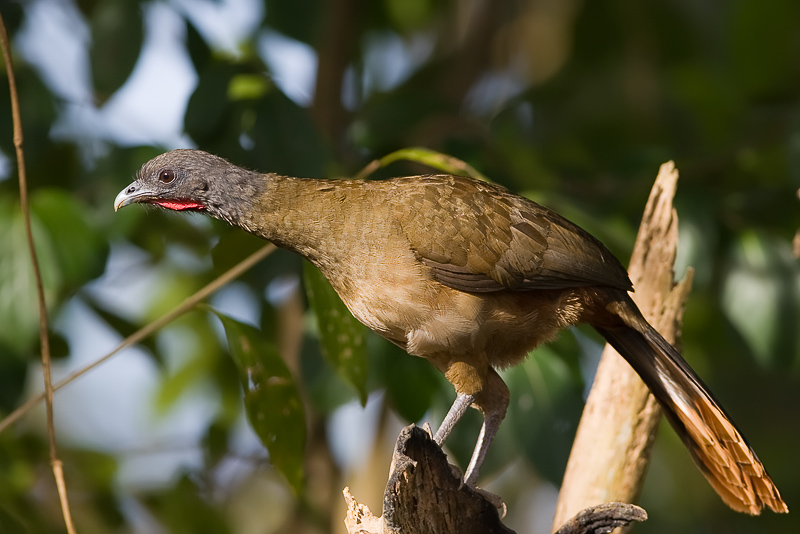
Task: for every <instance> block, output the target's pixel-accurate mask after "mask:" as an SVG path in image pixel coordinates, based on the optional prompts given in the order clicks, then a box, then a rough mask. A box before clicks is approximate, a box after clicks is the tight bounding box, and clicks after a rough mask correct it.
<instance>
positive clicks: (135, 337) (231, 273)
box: [0, 244, 276, 432]
mask: <svg viewBox="0 0 800 534" xmlns="http://www.w3.org/2000/svg"><path fill="white" fill-rule="evenodd" d="M275 248H276V247H275V245H273V244H268V245H265V246H264V247H262V248H260V249H259V250H257V251H255V252H254V253H252V254H251V255H249V256H248V257H247V258H245V259H243V260H242V261H240V262H239V263H237V264H236V265H234V266H233V267H231V268H230V269H228V270H227V271H226V272H224V273H223V274H221V275H220V276H219V277H217V278H215V279H214V280H213V281H212V282H210V283H209V284H208V285H206V286H205V287H203V288H202V289H200V290H198V291H197V292H196V293H194V294H193V295H191V296H190V297H188V298H187V299H186V300H184V301H183V302H182V303H181V304H180V305H179V306H177V307H176V308H174V309H173V310H172V311H170V312H169V313H167V314H165V315H163V316H161V317H159V318H158V319H156V320H155V321H153V322H151V323H148V324H146V325H145V326H143V327H142V328H140V329H139V330H137V331H136V332H134V333H133V334H131V335H130V336H128V337H126V338H125V339H124V340H123V341H122V342H121V343H120V344H119V345H117V346H116V347H115V348H114V350H112V351H111V352H109V353H108V354H106V355H105V356H103V357H102V358H100V359H98V360H96V361H94V362H92V363H90V364H89V365H87V366H85V367H82V368H80V369H78V370H77V371H74V372H73V373H71V374H69V375H68V376H67V377H65V378H63V379H61V380H59V381H58V382H56V383H55V384H54V385H53V391H58V390H59V389H61V388H63V387H64V386H66V385H67V384H69V383H70V382H72V381H73V380H75V379H76V378H78V377H80V376H82V375H84V374H86V373H88V372H89V371H91V370H92V369H94V368H95V367H97V366H98V365H100V364H101V363H103V362H105V361H106V360H108V359H109V358H111V357H112V356H113V355H115V354H116V353H118V352H119V351H121V350H122V349H124V348H127V347H130V346H131V345H135V344H136V343H139V342H140V341H141V340H143V339H144V338H146V337H147V336H149V335H150V334H153V333H154V332H157V331H158V330H160V329H161V328H163V327H165V326H166V325H168V324H169V323H171V322H172V321H174V320H175V319H177V318H178V317H180V316H181V315H183V314H184V313H186V312H187V311H189V310H191V309H192V308H194V307H195V306H196V305H197V304H198V303H199V302H201V301H202V300H204V299H206V298H207V297H208V296H209V295H211V294H212V293H213V292H215V291H216V290H218V289H219V288H221V287H223V286H224V285H225V284H227V283H228V282H230V281H231V280H233V279H235V278H237V277H239V276H241V275H242V273H244V272H246V271H247V270H249V269H250V268H252V267H253V266H254V265H255V264H257V263H258V262H260V261H261V260H263V259H264V258H266V257H267V256H269V255H270V254H271V253H272V252H273V251H274V250H275ZM42 399H44V393H40V394H39V395H36V396H34V397H31V398H30V399H28V401H27V402H26V403H25V404H23V405H22V406H20V407H19V408H17V409H16V410H14V411H13V412H11V413H10V414H8V416H6V418H5V419H3V420H2V421H0V432H3V431H4V430H5V429H6V428H8V427H10V426H11V425H12V424H14V422H16V421H17V420H18V419H19V418H20V417H22V416H23V415H25V414H26V413H28V412H29V411H30V410H31V409H32V408H33V407H34V406H36V405H37V404H39V403H40V402H41V401H42Z"/></svg>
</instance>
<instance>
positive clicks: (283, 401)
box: [204, 306, 306, 494]
mask: <svg viewBox="0 0 800 534" xmlns="http://www.w3.org/2000/svg"><path fill="white" fill-rule="evenodd" d="M204 308H205V309H207V310H208V311H210V312H212V313H214V314H216V315H217V317H219V318H220V320H221V321H222V325H223V326H224V327H225V335H226V336H227V338H228V346H229V348H230V352H231V356H232V357H233V360H234V362H236V366H237V368H238V369H239V378H240V380H241V382H242V388H243V389H244V404H245V411H246V412H247V418H248V420H249V421H250V426H252V427H253V430H254V431H255V433H256V435H258V437H259V439H260V440H261V442H262V443H263V444H264V446H265V447H266V448H267V450H268V451H269V456H270V459H271V460H272V465H274V466H275V467H276V468H277V469H278V470H279V471H280V472H281V473H283V475H284V476H285V477H286V479H287V480H288V481H289V484H291V486H292V487H293V488H294V490H295V491H296V492H297V493H298V494H299V493H300V492H301V490H302V487H303V452H304V449H305V440H306V425H305V416H304V413H303V404H302V400H301V399H300V392H299V391H298V389H297V385H296V384H295V382H294V380H293V379H292V375H291V374H290V373H289V369H288V368H287V367H286V364H285V363H284V362H283V360H282V359H281V356H280V352H279V351H278V347H277V346H276V345H275V344H274V343H272V342H271V341H270V340H268V339H267V338H265V337H264V335H263V334H262V333H261V332H259V331H258V330H257V329H256V328H254V327H252V326H250V325H247V324H244V323H241V322H239V321H236V320H234V319H231V318H230V317H228V316H227V315H224V314H222V313H219V312H218V311H216V310H213V309H212V308H210V307H205V306H204Z"/></svg>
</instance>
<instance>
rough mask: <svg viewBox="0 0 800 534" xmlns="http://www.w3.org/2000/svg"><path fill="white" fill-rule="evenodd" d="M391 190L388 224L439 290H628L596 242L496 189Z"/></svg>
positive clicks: (454, 183)
mask: <svg viewBox="0 0 800 534" xmlns="http://www.w3.org/2000/svg"><path fill="white" fill-rule="evenodd" d="M392 182H393V187H394V193H393V194H394V195H396V196H397V197H396V199H397V201H396V202H394V203H393V209H394V210H395V213H394V215H395V217H396V219H395V220H396V221H401V223H400V224H401V226H402V229H403V232H404V233H405V235H406V238H407V239H408V241H409V244H410V246H411V248H412V250H413V251H414V253H415V254H416V255H417V258H418V259H419V260H420V261H421V262H422V263H423V264H425V265H426V266H428V267H429V268H430V269H431V272H432V276H433V277H434V279H436V280H437V281H439V282H440V283H442V284H444V285H447V286H450V287H452V288H455V289H458V290H461V291H470V292H489V291H500V290H504V289H506V290H508V289H510V290H514V291H526V290H533V289H560V288H566V287H576V286H592V285H602V286H611V287H616V288H619V289H623V290H630V289H631V283H630V280H629V279H628V274H627V272H626V271H625V269H624V268H623V267H622V265H620V263H619V261H618V260H617V259H616V258H615V257H614V256H613V255H612V254H611V252H609V251H608V249H606V248H605V247H604V246H603V244H602V243H600V242H599V241H598V240H597V239H595V238H594V237H592V236H591V235H590V234H589V233H587V232H586V231H584V230H583V229H581V228H579V227H578V226H576V225H574V224H573V223H571V222H569V221H567V220H566V219H564V218H563V217H561V216H560V215H558V214H556V213H554V212H552V211H550V210H548V209H547V208H544V207H542V206H540V205H539V204H536V203H535V202H533V201H530V200H527V199H525V198H522V197H519V196H516V195H513V194H511V193H509V192H508V191H507V190H505V189H503V188H502V187H499V186H495V185H491V184H487V183H484V182H478V181H475V180H471V179H468V178H462V177H455V176H443V175H437V176H426V177H422V178H420V177H416V178H415V179H413V180H408V179H396V180H393V181H392Z"/></svg>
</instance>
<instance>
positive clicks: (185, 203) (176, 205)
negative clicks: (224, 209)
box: [153, 199, 206, 211]
mask: <svg viewBox="0 0 800 534" xmlns="http://www.w3.org/2000/svg"><path fill="white" fill-rule="evenodd" d="M153 203H154V204H158V205H159V206H161V207H162V208H167V209H168V210H175V211H184V210H197V211H202V210H205V209H206V207H205V206H203V205H202V204H198V203H197V202H194V201H192V200H182V199H178V200H156V201H155V202H153Z"/></svg>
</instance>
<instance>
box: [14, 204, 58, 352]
mask: <svg viewBox="0 0 800 534" xmlns="http://www.w3.org/2000/svg"><path fill="white" fill-rule="evenodd" d="M31 224H32V229H33V239H34V242H35V243H36V252H37V255H38V261H39V266H40V269H41V273H42V281H43V284H44V290H45V298H46V300H47V301H48V303H50V302H52V301H53V300H54V299H55V295H56V293H57V292H58V288H60V287H61V285H62V277H61V274H60V272H59V268H58V260H57V259H56V252H55V250H54V246H53V243H52V240H51V239H50V236H49V235H48V233H47V231H46V229H45V228H44V227H43V225H41V224H40V223H39V222H38V220H37V219H35V218H32V220H31ZM0 228H2V229H3V231H2V232H0V318H2V320H0V345H7V346H9V347H11V348H12V349H13V350H14V352H16V353H22V352H24V351H25V350H29V349H30V348H31V347H32V346H33V344H35V343H36V341H37V339H38V337H37V332H38V327H39V326H38V325H39V306H38V304H37V297H36V283H35V279H34V274H33V265H32V263H31V256H30V252H29V248H28V241H27V238H26V233H25V225H24V221H23V217H22V211H21V210H20V208H19V205H18V204H16V203H14V202H12V201H10V200H8V199H4V198H2V197H0Z"/></svg>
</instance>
